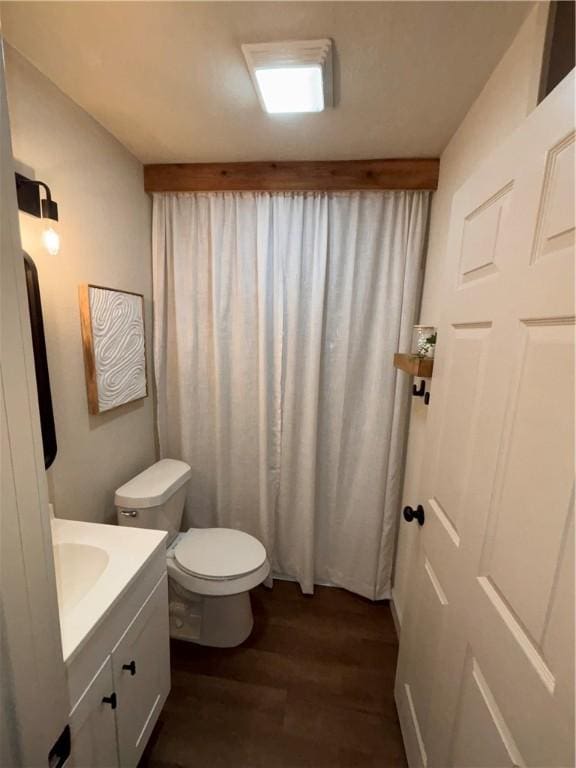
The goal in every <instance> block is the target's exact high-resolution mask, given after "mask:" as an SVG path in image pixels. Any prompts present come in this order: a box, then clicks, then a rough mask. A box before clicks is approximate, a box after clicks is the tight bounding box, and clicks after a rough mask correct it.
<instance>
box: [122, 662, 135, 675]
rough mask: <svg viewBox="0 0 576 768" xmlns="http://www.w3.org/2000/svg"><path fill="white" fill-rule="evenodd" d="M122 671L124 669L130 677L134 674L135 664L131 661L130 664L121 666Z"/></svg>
mask: <svg viewBox="0 0 576 768" xmlns="http://www.w3.org/2000/svg"><path fill="white" fill-rule="evenodd" d="M122 669H126V670H127V671H128V672H130V674H131V675H132V676H134V675H135V674H136V662H135V661H134V660H132V661H131V662H130V664H122Z"/></svg>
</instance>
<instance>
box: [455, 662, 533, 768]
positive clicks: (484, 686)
mask: <svg viewBox="0 0 576 768" xmlns="http://www.w3.org/2000/svg"><path fill="white" fill-rule="evenodd" d="M449 765H451V766H467V768H485V766H487V765H498V766H502V768H504V767H505V766H521V765H525V762H524V760H523V758H522V756H521V755H520V752H519V750H518V747H517V746H516V743H515V742H514V737H513V736H512V734H511V732H510V729H509V728H508V725H507V724H506V721H505V719H504V717H503V715H502V712H501V711H500V709H499V707H498V704H497V703H496V699H495V697H494V694H493V693H492V690H491V688H490V685H489V684H488V682H487V680H486V678H485V677H484V675H483V674H482V670H481V669H480V665H479V664H478V661H477V660H476V659H475V658H474V657H473V656H472V655H471V654H470V653H469V654H468V659H467V663H466V669H465V672H464V675H463V677H462V691H461V698H460V701H459V707H458V718H457V721H456V724H455V728H454V736H453V744H452V749H451V756H450V761H449Z"/></svg>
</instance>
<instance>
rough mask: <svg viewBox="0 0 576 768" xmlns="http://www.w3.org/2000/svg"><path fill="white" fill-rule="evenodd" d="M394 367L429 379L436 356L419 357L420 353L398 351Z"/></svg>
mask: <svg viewBox="0 0 576 768" xmlns="http://www.w3.org/2000/svg"><path fill="white" fill-rule="evenodd" d="M394 367H395V368H399V369H400V370H401V371H405V372H406V373H409V374H410V375H411V376H419V377H420V378H422V379H429V378H431V376H432V370H433V368H434V358H432V357H418V355H407V354H404V353H402V352H397V353H396V354H395V355H394Z"/></svg>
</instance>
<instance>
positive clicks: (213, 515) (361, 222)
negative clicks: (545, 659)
mask: <svg viewBox="0 0 576 768" xmlns="http://www.w3.org/2000/svg"><path fill="white" fill-rule="evenodd" d="M428 198H429V195H428V193H426V192H381V193H372V192H370V193H362V192H356V193H292V194H285V193H274V194H269V193H210V194H208V193H206V194H158V195H155V196H154V232H153V250H154V313H155V327H154V362H155V370H156V385H157V396H158V432H159V439H160V446H161V453H162V456H173V457H176V458H182V459H184V460H185V461H187V462H188V463H189V464H190V465H191V467H192V472H193V475H192V481H191V483H190V492H189V497H188V501H187V520H186V523H187V525H189V526H198V527H205V526H229V527H232V528H238V529H241V530H245V531H248V532H249V533H252V534H254V535H255V536H257V537H258V538H260V539H261V540H262V542H263V543H264V544H265V546H266V548H267V550H268V553H269V556H270V558H271V560H272V562H273V565H274V570H275V571H276V572H277V573H280V574H283V575H286V576H289V577H292V578H295V579H297V580H298V582H299V583H300V585H301V587H302V589H303V591H304V592H312V591H313V585H314V583H315V582H323V583H326V582H327V583H333V584H336V585H338V586H342V587H345V588H347V589H350V590H352V591H354V592H358V593H359V594H362V595H364V596H366V597H369V598H372V599H378V598H385V597H388V596H389V592H390V576H391V568H392V557H393V549H394V536H395V526H396V520H397V517H398V506H399V503H400V493H401V480H402V464H403V450H404V436H405V426H406V418H407V410H408V403H409V397H410V394H409V388H408V385H409V382H408V380H407V378H406V377H402V376H400V375H397V374H396V371H395V369H394V368H393V366H392V358H393V354H394V352H395V351H397V350H398V349H400V348H407V347H408V345H409V344H410V337H411V327H412V324H413V322H414V316H415V310H416V301H417V294H418V285H419V274H420V266H421V258H422V251H423V243H424V236H425V229H426V222H427V216H428Z"/></svg>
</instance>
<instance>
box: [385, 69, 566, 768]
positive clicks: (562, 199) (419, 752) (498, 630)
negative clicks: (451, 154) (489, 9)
mask: <svg viewBox="0 0 576 768" xmlns="http://www.w3.org/2000/svg"><path fill="white" fill-rule="evenodd" d="M449 249H450V250H449V263H450V266H451V272H450V274H449V275H448V279H449V281H450V285H449V288H448V291H447V294H446V301H445V305H444V313H443V318H442V321H441V324H440V327H439V332H438V354H437V360H436V364H435V370H434V389H433V396H432V400H431V405H430V408H431V411H430V415H429V419H430V431H429V450H428V452H427V456H426V461H427V463H428V465H427V470H426V472H425V479H424V481H423V488H422V499H421V500H418V499H415V500H414V501H415V503H417V502H418V501H421V502H422V503H423V505H424V509H425V516H426V519H425V524H424V526H423V527H422V528H421V530H420V535H419V539H420V541H419V552H418V557H417V558H416V559H417V563H416V565H415V570H414V573H413V574H412V579H411V586H410V594H409V601H408V606H407V613H406V621H405V624H404V627H403V632H402V638H401V644H400V657H399V664H398V672H397V680H396V701H397V705H398V710H399V714H400V720H401V724H402V730H403V734H404V738H405V742H406V747H407V753H408V758H409V762H410V765H411V766H438V768H446V766H462V767H463V766H466V767H468V766H478V768H502V767H503V766H543V767H545V768H567V767H568V766H573V765H574V706H573V703H574V702H573V699H574V697H573V692H574V691H573V688H574V528H573V526H574V73H572V75H570V76H569V77H567V78H566V80H565V81H564V82H563V83H562V84H560V86H558V88H556V90H555V91H553V92H552V94H551V95H550V96H549V97H548V98H547V99H546V100H545V101H544V102H543V103H542V104H541V105H540V106H539V107H538V108H537V109H536V110H535V111H534V112H533V113H532V114H531V115H530V116H529V117H528V118H527V119H526V120H525V121H524V123H523V124H522V126H521V127H520V128H519V130H518V131H517V132H516V133H515V134H514V135H513V136H512V137H511V138H510V139H509V140H507V141H506V142H505V144H503V145H502V146H501V147H500V148H499V149H498V150H497V151H496V152H495V153H494V154H493V155H491V156H490V157H489V158H488V159H487V160H486V162H484V163H483V164H482V166H481V167H480V168H479V169H478V170H477V172H475V173H474V175H473V176H472V177H470V179H469V180H468V181H467V182H466V183H465V184H464V185H463V186H462V187H461V189H460V190H459V191H458V193H457V194H456V195H455V197H454V201H453V207H452V217H451V223H450V233H449ZM411 524H412V525H416V523H415V522H413V523H411Z"/></svg>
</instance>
